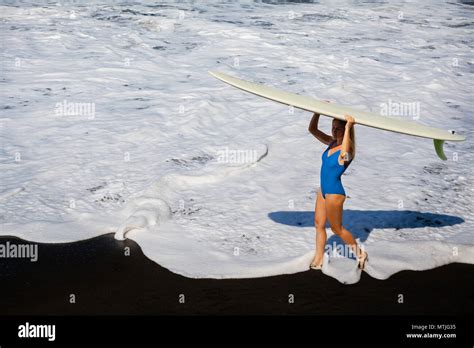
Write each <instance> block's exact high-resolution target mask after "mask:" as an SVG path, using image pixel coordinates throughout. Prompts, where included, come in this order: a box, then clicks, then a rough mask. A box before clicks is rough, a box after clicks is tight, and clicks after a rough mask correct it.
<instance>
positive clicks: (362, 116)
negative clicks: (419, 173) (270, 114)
mask: <svg viewBox="0 0 474 348" xmlns="http://www.w3.org/2000/svg"><path fill="white" fill-rule="evenodd" d="M209 73H210V74H211V75H212V76H214V77H216V78H218V79H219V80H221V81H224V82H225V83H228V84H229V85H232V86H234V87H237V88H240V89H242V90H244V91H246V92H250V93H253V94H255V95H258V96H260V97H264V98H267V99H270V100H273V101H276V102H279V103H282V104H286V105H291V106H293V107H295V108H299V109H303V110H307V111H311V112H316V113H319V114H321V115H324V116H331V117H333V118H337V119H340V120H345V117H344V116H345V115H351V116H352V117H354V120H355V122H356V124H361V125H364V126H368V127H373V128H378V129H383V130H387V131H391V132H396V133H402V134H407V135H413V136H417V137H423V138H429V139H433V141H434V146H435V150H436V153H437V154H438V156H439V157H440V158H441V159H442V160H446V155H445V154H444V150H443V145H444V142H445V141H446V140H449V141H463V140H465V138H464V137H463V136H460V135H458V134H455V133H454V131H446V130H443V129H439V128H434V127H429V126H425V125H422V124H420V123H417V122H414V121H407V120H400V119H396V118H391V117H386V116H382V115H379V114H376V113H373V112H366V111H361V110H357V109H353V108H350V107H346V106H342V105H337V104H333V103H326V102H324V101H318V100H315V99H313V98H310V97H304V96H302V95H298V94H294V93H288V92H285V91H282V90H279V89H276V88H273V87H267V86H264V85H261V84H257V83H253V82H248V81H245V80H241V79H238V78H236V77H233V76H230V75H227V74H223V73H220V72H214V71H209Z"/></svg>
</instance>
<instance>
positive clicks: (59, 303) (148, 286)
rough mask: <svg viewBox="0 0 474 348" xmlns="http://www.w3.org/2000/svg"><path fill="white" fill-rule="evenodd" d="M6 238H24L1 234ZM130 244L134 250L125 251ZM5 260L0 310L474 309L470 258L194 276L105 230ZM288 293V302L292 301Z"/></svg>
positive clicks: (362, 312)
mask: <svg viewBox="0 0 474 348" xmlns="http://www.w3.org/2000/svg"><path fill="white" fill-rule="evenodd" d="M7 241H9V242H10V243H25V242H24V241H22V240H21V239H18V238H5V237H3V238H0V242H1V243H3V244H5V243H6V242H7ZM127 246H128V247H129V248H130V256H124V248H125V247H127ZM1 265H2V266H1V267H0V283H1V284H2V290H1V293H2V296H0V308H1V313H0V314H1V315H71V314H80V315H97V314H98V315H103V314H113V315H122V314H123V315H129V314H132V315H136V314H139V315H142V314H146V315H162V314H182V315H192V314H212V315H214V314H226V315H227V314H238V315H242V314H244V315H247V314H297V315H335V314H336V315H337V314H343V315H380V314H383V315H463V314H472V313H474V291H473V290H474V289H473V285H472V280H473V279H474V266H473V265H467V264H450V265H446V266H443V267H439V268H436V269H432V270H427V271H403V272H400V273H397V274H395V275H393V276H392V277H390V278H389V279H387V280H377V279H373V278H371V277H370V276H368V275H367V274H366V273H364V274H363V275H362V279H361V280H360V282H359V283H357V284H354V285H343V284H341V283H339V282H338V281H337V280H335V279H333V278H331V277H328V276H326V275H324V274H323V273H321V272H319V271H314V270H313V271H307V272H302V273H298V274H291V275H280V276H274V277H265V278H258V279H229V280H216V279H190V278H186V277H183V276H180V275H177V274H175V273H172V272H170V271H168V270H167V269H165V268H163V267H161V266H159V265H157V264H156V263H154V262H153V261H151V260H149V259H148V258H146V257H145V256H144V255H143V253H142V252H141V249H140V247H139V246H138V245H137V244H136V243H134V242H133V241H130V240H126V241H123V242H121V241H116V240H115V239H114V238H113V235H112V234H109V235H104V236H100V237H97V238H93V239H90V240H86V241H81V242H76V243H67V244H39V247H38V261H36V262H31V261H29V260H26V259H2V260H1ZM70 294H74V295H75V297H76V303H75V304H71V303H70V302H69V299H70V298H69V296H70ZM180 294H184V296H185V297H184V303H180V301H179V300H180V297H179V296H180ZM290 294H293V295H294V303H289V301H288V299H289V295H290ZM399 294H402V295H403V297H404V303H402V304H401V303H398V295H399ZM181 299H182V297H181ZM181 302H183V301H181Z"/></svg>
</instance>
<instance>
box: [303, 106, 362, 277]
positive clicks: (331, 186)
mask: <svg viewBox="0 0 474 348" xmlns="http://www.w3.org/2000/svg"><path fill="white" fill-rule="evenodd" d="M319 116H320V115H319V114H316V113H315V114H314V115H313V118H312V119H311V122H310V124H309V128H308V130H309V132H310V133H311V134H313V135H314V137H315V138H316V139H318V140H319V141H321V142H322V143H324V144H326V145H329V146H328V148H327V149H326V151H324V153H323V156H322V166H321V184H320V186H321V189H320V190H319V192H318V196H317V199H316V207H315V216H314V224H315V227H316V254H315V256H314V259H313V262H312V263H311V266H310V267H311V268H312V269H321V267H322V264H323V256H324V247H325V245H326V240H327V235H326V228H325V226H326V220H329V224H330V225H331V230H332V231H333V232H334V233H335V234H337V235H338V236H339V237H341V239H342V240H343V241H344V242H345V243H346V244H348V245H349V246H350V247H351V249H352V250H353V251H354V253H355V254H356V257H357V262H358V267H359V268H360V269H361V270H363V269H364V267H365V262H366V261H367V259H368V255H367V253H366V252H365V251H363V250H362V249H361V248H360V247H359V246H358V245H357V242H356V241H355V239H354V237H353V236H352V234H351V233H350V232H349V231H348V230H346V229H345V228H344V227H343V226H342V210H343V205H344V201H345V199H346V193H345V191H344V187H343V186H342V182H341V176H342V174H343V173H344V172H345V170H346V169H347V167H348V166H349V165H350V164H351V162H352V160H353V159H354V156H355V138H354V127H353V125H354V123H355V121H354V118H353V117H352V116H348V115H346V117H345V119H346V121H341V120H338V119H334V120H333V121H332V136H330V135H328V134H326V133H324V132H322V131H320V130H319V129H318V121H319Z"/></svg>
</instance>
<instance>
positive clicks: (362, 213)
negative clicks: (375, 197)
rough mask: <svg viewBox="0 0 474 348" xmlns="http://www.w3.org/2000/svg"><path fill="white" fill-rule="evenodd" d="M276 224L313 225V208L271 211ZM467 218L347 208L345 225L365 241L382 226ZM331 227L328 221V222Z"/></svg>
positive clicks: (437, 223)
mask: <svg viewBox="0 0 474 348" xmlns="http://www.w3.org/2000/svg"><path fill="white" fill-rule="evenodd" d="M268 217H269V218H270V219H271V220H273V221H275V222H276V223H280V224H284V225H288V226H297V227H314V211H276V212H272V213H269V214H268ZM463 222H464V219H462V218H460V217H458V216H452V215H445V214H434V213H421V212H418V211H410V210H350V209H349V210H344V212H343V222H342V224H343V226H344V227H345V228H346V229H347V230H349V231H350V232H351V233H352V235H353V236H354V238H356V239H357V238H359V240H360V241H361V242H364V241H365V240H366V239H367V237H368V236H369V234H370V232H372V231H373V230H374V229H379V228H394V229H395V230H396V231H398V233H400V235H402V236H403V234H406V233H409V231H403V229H407V228H410V229H411V228H421V227H443V226H453V225H457V224H460V223H463ZM326 226H327V227H329V222H326ZM327 243H328V244H330V245H333V244H342V243H343V242H342V240H341V239H340V238H339V237H338V236H337V235H335V234H334V235H332V236H331V237H330V238H328V241H327Z"/></svg>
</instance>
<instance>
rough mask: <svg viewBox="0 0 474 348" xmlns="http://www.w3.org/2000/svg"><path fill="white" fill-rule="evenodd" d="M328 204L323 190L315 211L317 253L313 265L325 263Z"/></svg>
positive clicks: (317, 200)
mask: <svg viewBox="0 0 474 348" xmlns="http://www.w3.org/2000/svg"><path fill="white" fill-rule="evenodd" d="M325 226H326V203H325V201H324V198H323V195H322V194H321V190H319V191H318V195H317V198H316V206H315V209H314V227H315V228H316V253H315V255H314V259H313V262H312V263H311V265H314V266H320V265H322V263H323V256H324V247H325V246H326V240H327V235H326V227H325Z"/></svg>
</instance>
